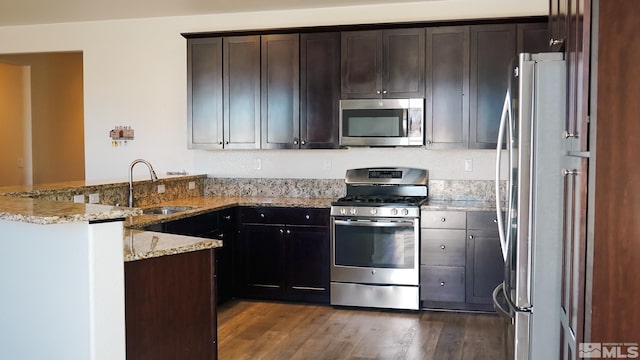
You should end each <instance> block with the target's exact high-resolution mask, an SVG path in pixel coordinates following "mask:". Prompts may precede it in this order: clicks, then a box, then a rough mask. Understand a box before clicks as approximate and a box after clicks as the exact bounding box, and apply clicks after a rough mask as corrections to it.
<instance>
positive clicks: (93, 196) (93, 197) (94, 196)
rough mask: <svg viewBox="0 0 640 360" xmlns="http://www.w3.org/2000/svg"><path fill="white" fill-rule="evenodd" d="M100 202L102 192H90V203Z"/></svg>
mask: <svg viewBox="0 0 640 360" xmlns="http://www.w3.org/2000/svg"><path fill="white" fill-rule="evenodd" d="M99 202H100V194H99V193H95V194H89V204H97V203H99Z"/></svg>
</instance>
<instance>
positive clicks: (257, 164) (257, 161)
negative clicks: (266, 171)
mask: <svg viewBox="0 0 640 360" xmlns="http://www.w3.org/2000/svg"><path fill="white" fill-rule="evenodd" d="M256 170H262V159H256Z"/></svg>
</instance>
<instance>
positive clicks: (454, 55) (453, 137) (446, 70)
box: [425, 26, 469, 149]
mask: <svg viewBox="0 0 640 360" xmlns="http://www.w3.org/2000/svg"><path fill="white" fill-rule="evenodd" d="M426 53H427V61H426V68H427V72H426V83H427V86H426V106H425V115H426V116H425V120H426V135H425V137H426V147H427V148H429V149H445V148H446V149H454V148H455V149H459V148H467V146H468V142H469V27H468V26H457V27H434V28H429V29H427V49H426Z"/></svg>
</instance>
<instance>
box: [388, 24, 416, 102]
mask: <svg viewBox="0 0 640 360" xmlns="http://www.w3.org/2000/svg"><path fill="white" fill-rule="evenodd" d="M424 36H425V30H424V29H423V28H420V29H397V30H385V31H384V32H383V33H382V89H381V90H382V97H389V98H423V97H424V81H425V80H424V72H425V68H424V61H425V60H424V59H425V42H424Z"/></svg>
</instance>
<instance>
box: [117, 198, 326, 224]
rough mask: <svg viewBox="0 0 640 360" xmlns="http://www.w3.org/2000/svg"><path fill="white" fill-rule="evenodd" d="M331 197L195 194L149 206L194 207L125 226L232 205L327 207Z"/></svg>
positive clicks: (140, 217) (145, 217) (132, 220)
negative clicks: (194, 195)
mask: <svg viewBox="0 0 640 360" xmlns="http://www.w3.org/2000/svg"><path fill="white" fill-rule="evenodd" d="M334 200H335V199H333V198H264V197H237V196H232V197H224V196H196V197H191V198H185V199H178V200H173V201H166V202H163V203H162V204H156V205H152V206H149V208H153V207H157V206H193V207H194V209H192V210H186V211H181V212H178V213H175V214H170V215H138V216H132V217H129V218H128V219H127V221H126V222H125V226H126V227H129V228H135V229H141V228H144V227H146V226H149V225H154V224H158V223H163V222H167V221H172V220H178V219H183V218H187V217H190V216H195V215H199V214H204V213H206V212H209V211H215V210H223V209H226V208H230V207H234V206H276V207H310V208H327V209H328V208H329V207H330V206H331V202H332V201H334Z"/></svg>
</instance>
